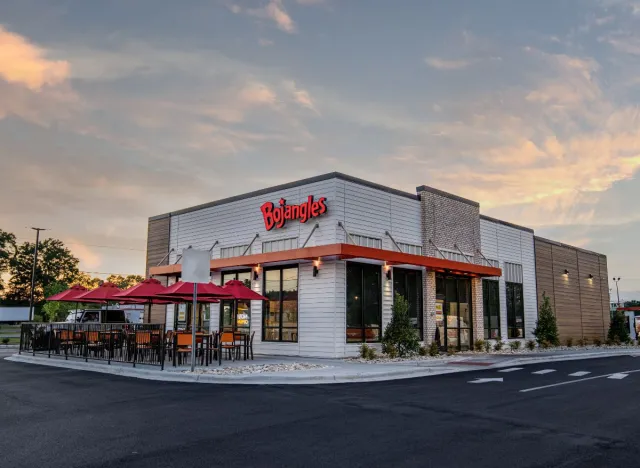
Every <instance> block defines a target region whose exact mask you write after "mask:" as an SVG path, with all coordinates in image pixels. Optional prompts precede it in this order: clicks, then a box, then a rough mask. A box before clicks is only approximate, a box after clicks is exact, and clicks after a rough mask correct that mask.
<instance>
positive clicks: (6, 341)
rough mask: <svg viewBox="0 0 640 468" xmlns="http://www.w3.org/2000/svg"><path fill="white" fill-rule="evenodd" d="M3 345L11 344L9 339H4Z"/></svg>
mask: <svg viewBox="0 0 640 468" xmlns="http://www.w3.org/2000/svg"><path fill="white" fill-rule="evenodd" d="M2 344H3V345H8V344H9V338H7V337H4V338H2Z"/></svg>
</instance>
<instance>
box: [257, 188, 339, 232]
mask: <svg viewBox="0 0 640 468" xmlns="http://www.w3.org/2000/svg"><path fill="white" fill-rule="evenodd" d="M326 201H327V199H326V198H325V197H322V198H320V199H319V200H318V201H313V195H309V197H308V198H307V201H306V202H304V203H301V204H299V205H287V200H285V199H284V198H281V199H280V201H279V203H278V204H279V206H277V207H276V206H275V205H274V204H273V203H271V202H266V203H264V204H263V205H262V206H261V207H260V211H262V217H263V218H264V226H265V227H266V228H267V231H271V230H272V229H273V228H274V227H275V228H278V229H280V228H281V227H283V226H284V224H285V223H286V222H287V221H288V220H293V219H299V220H300V222H301V223H306V222H307V221H309V220H310V219H311V218H316V217H318V216H320V215H322V214H324V213H326V212H327V205H326V203H325V202H326Z"/></svg>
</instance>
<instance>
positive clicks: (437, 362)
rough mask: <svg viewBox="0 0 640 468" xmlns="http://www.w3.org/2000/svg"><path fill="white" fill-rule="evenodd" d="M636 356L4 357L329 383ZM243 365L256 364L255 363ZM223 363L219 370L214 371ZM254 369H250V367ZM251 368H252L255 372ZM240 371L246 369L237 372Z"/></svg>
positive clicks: (155, 373) (138, 372)
mask: <svg viewBox="0 0 640 468" xmlns="http://www.w3.org/2000/svg"><path fill="white" fill-rule="evenodd" d="M629 355H634V356H640V348H626V349H620V350H618V349H615V350H601V351H594V350H580V349H576V350H575V351H573V350H572V351H557V352H556V351H549V352H544V353H535V354H520V355H518V354H514V355H508V354H477V355H475V354H465V355H459V356H451V357H446V358H440V359H420V360H407V361H400V362H384V363H360V362H353V361H345V360H342V359H318V358H302V357H284V356H256V359H255V360H254V361H242V360H241V361H235V362H229V361H225V362H224V365H223V366H222V368H219V367H218V366H217V365H212V366H209V367H198V368H196V372H195V373H191V372H189V369H188V368H185V367H181V368H174V367H167V368H165V370H164V371H162V370H160V369H159V368H158V367H152V366H145V365H140V364H139V365H138V366H137V367H136V368H134V367H132V366H131V365H130V364H127V365H124V364H119V363H112V364H111V365H108V364H107V363H105V362H102V361H89V362H88V363H85V362H84V361H82V360H68V361H65V360H64V359H63V358H57V357H52V358H47V357H46V356H32V355H28V354H22V355H18V354H14V355H13V356H10V357H7V358H6V359H7V360H9V361H13V362H22V363H29V364H40V365H46V366H54V367H63V368H67V369H75V370H83V371H91V372H101V373H105V374H112V375H119V376H124V377H135V378H140V379H147V380H158V381H168V382H192V383H195V382H197V383H218V384H252V385H276V384H277V385H292V384H298V385H302V384H329V383H348V382H351V383H353V382H376V381H384V380H396V379H407V378H416V377H429V376H435V375H442V374H450V373H454V372H468V371H473V370H479V369H491V368H495V369H498V368H503V367H511V366H516V365H523V364H536V363H543V362H555V361H570V360H579V359H597V358H603V357H614V356H629ZM295 364H299V365H300V366H299V367H304V366H308V367H311V368H308V369H303V370H290V371H278V372H265V371H264V370H262V371H260V370H261V369H268V368H280V367H282V368H292V367H294V365H295ZM247 366H258V369H256V368H255V367H254V368H250V367H247ZM220 369H223V372H225V373H224V374H216V372H220ZM251 370H254V372H250V371H251ZM256 370H257V372H256ZM240 372H246V373H240Z"/></svg>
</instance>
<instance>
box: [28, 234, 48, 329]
mask: <svg viewBox="0 0 640 468" xmlns="http://www.w3.org/2000/svg"><path fill="white" fill-rule="evenodd" d="M31 229H33V230H34V231H36V247H35V248H34V249H33V269H32V270H31V298H30V299H29V321H30V322H33V293H34V288H35V285H36V266H37V265H38V244H39V243H40V231H46V229H43V228H36V227H32V228H31Z"/></svg>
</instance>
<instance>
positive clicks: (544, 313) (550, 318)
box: [533, 292, 560, 347]
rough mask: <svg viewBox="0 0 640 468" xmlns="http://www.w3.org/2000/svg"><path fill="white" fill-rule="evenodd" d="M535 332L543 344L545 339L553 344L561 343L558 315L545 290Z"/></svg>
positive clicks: (539, 341)
mask: <svg viewBox="0 0 640 468" xmlns="http://www.w3.org/2000/svg"><path fill="white" fill-rule="evenodd" d="M533 334H534V336H535V337H536V340H537V341H538V343H539V344H542V342H543V341H546V342H548V343H549V345H553V346H558V344H560V340H559V338H558V323H557V322H556V316H555V314H554V313H553V308H552V307H551V300H550V299H549V296H547V294H546V293H544V292H543V293H542V304H540V309H539V310H538V321H537V323H536V328H535V329H534V330H533ZM547 347H548V346H547Z"/></svg>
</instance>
